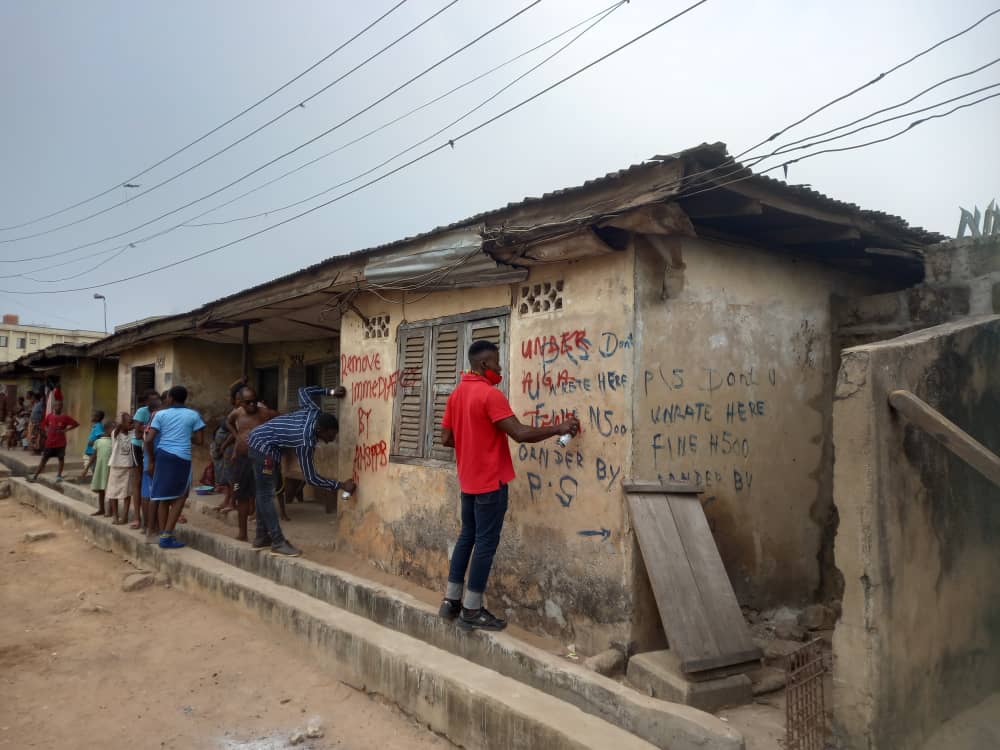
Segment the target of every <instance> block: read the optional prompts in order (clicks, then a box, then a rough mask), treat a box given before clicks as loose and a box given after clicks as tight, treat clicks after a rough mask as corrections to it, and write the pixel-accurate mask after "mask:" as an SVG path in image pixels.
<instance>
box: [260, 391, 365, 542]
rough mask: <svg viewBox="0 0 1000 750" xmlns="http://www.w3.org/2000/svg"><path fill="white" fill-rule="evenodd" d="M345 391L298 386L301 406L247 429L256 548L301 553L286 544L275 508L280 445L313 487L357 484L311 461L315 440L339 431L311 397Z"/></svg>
mask: <svg viewBox="0 0 1000 750" xmlns="http://www.w3.org/2000/svg"><path fill="white" fill-rule="evenodd" d="M344 393H345V391H344V389H343V388H338V389H336V390H335V391H333V392H332V393H331V392H330V391H328V390H327V389H326V388H321V387H319V386H307V387H305V388H299V406H300V407H301V408H299V409H298V410H297V411H293V412H292V413H291V414H282V415H281V416H278V417H275V418H274V419H272V420H270V421H268V422H265V423H264V424H262V425H261V426H260V427H257V428H256V429H254V430H253V431H252V432H251V433H250V437H249V438H248V440H247V445H248V447H249V448H250V460H251V461H252V462H253V473H254V480H255V482H256V485H257V487H256V498H257V534H256V537H255V538H254V541H253V548H254V549H255V550H262V549H264V548H265V547H270V548H271V554H272V555H278V556H281V557H299V556H300V555H301V554H302V550H300V549H298V548H297V547H294V546H293V545H291V544H289V542H288V540H287V539H285V537H284V535H283V534H282V533H281V524H280V523H279V522H278V512H277V510H276V509H275V506H274V468H275V466H276V465H277V464H278V462H280V461H281V451H282V449H283V448H292V449H294V450H295V455H296V456H297V457H298V459H299V466H301V467H302V476H303V477H305V480H306V482H308V483H309V484H311V485H313V486H314V487H322V488H323V489H327V490H338V489H343V490H344V491H346V492H350V493H352V494H353V493H354V491H355V490H356V489H357V485H356V484H355V483H354V482H352V481H350V480H348V481H346V482H338V481H337V480H335V479H325V478H324V477H321V476H320V475H319V474H318V473H317V472H316V467H315V466H314V465H313V451H315V449H316V443H317V442H318V441H320V440H322V441H323V442H324V443H332V442H333V441H334V440H336V439H337V434H338V432H339V431H340V425H339V424H338V422H337V418H336V417H335V416H333V415H332V414H326V413H324V412H322V411H320V408H319V406H318V405H317V403H316V401H315V400H314V399H313V397H314V396H324V395H328V394H330V395H335V396H340V397H343V395H344Z"/></svg>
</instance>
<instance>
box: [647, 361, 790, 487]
mask: <svg viewBox="0 0 1000 750" xmlns="http://www.w3.org/2000/svg"><path fill="white" fill-rule="evenodd" d="M777 384H778V371H777V369H776V368H774V367H767V368H764V369H760V368H757V367H746V368H741V369H722V368H715V367H699V368H694V369H692V368H688V367H677V368H668V367H664V366H662V365H661V366H658V367H656V368H655V369H646V370H644V371H643V374H642V389H643V395H644V396H645V398H646V404H647V407H648V408H647V410H645V411H644V412H641V413H640V414H639V419H640V420H641V421H640V425H641V427H642V429H643V433H644V438H645V441H646V444H645V445H644V446H641V445H637V446H636V448H637V450H645V451H647V456H648V457H649V458H650V459H651V466H652V468H653V470H654V471H655V472H656V473H657V475H658V476H659V478H660V479H661V480H666V481H675V482H693V483H694V484H697V485H698V486H700V487H702V488H703V489H704V490H705V493H706V498H705V502H706V503H708V502H711V501H712V500H713V499H714V497H713V495H712V493H713V491H714V490H716V489H718V488H723V487H724V488H727V489H729V490H731V491H732V492H734V493H736V494H741V493H746V492H749V491H750V490H751V489H752V487H753V481H754V474H753V471H752V470H751V469H750V468H749V465H750V460H751V459H752V458H753V457H754V456H755V455H756V453H757V451H759V450H761V447H760V446H759V445H755V444H754V440H752V439H751V437H750V434H749V433H750V432H751V431H752V430H754V429H755V428H756V426H757V424H758V423H764V422H768V421H769V420H771V419H772V417H773V414H772V412H773V411H774V400H773V394H772V393H771V391H772V390H773V389H775V388H776V386H777ZM768 396H771V398H768ZM763 450H767V448H766V447H765V448H763ZM678 467H683V468H678Z"/></svg>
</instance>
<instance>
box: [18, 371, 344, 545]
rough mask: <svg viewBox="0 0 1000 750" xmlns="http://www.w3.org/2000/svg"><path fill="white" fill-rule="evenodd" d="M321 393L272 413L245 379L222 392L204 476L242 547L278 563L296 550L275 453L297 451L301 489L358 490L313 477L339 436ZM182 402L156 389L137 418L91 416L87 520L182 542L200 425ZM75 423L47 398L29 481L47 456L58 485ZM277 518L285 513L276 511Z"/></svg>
mask: <svg viewBox="0 0 1000 750" xmlns="http://www.w3.org/2000/svg"><path fill="white" fill-rule="evenodd" d="M344 394H345V391H344V389H343V388H340V389H335V390H334V391H333V392H332V395H336V396H339V397H343V396H344ZM323 395H331V393H330V392H328V391H327V390H326V389H324V388H320V387H305V388H301V389H300V390H299V406H300V408H299V409H298V410H296V411H293V412H291V413H289V414H278V412H277V411H275V410H274V409H271V408H270V407H268V406H267V405H266V404H264V403H262V402H261V401H260V400H259V399H258V397H257V394H256V392H255V391H254V389H253V388H252V387H250V386H249V385H248V384H247V381H246V379H245V378H244V379H242V380H240V381H238V382H237V383H234V384H233V386H232V387H231V388H230V394H229V396H230V405H231V407H232V408H231V410H230V411H229V413H228V414H227V415H226V417H225V418H224V419H223V421H222V423H221V425H220V428H219V430H217V431H216V434H215V437H214V440H213V445H212V449H211V453H212V457H213V464H210V466H209V467H206V471H205V473H204V474H203V475H202V480H203V482H204V481H205V480H206V479H210V480H211V484H212V485H215V486H216V488H217V489H218V490H221V491H222V492H223V496H224V500H223V504H222V506H220V508H219V510H220V511H224V510H228V509H233V510H235V511H236V512H237V513H238V518H239V534H238V536H237V538H238V539H240V540H242V541H250V542H251V544H252V546H253V548H254V549H255V550H264V549H270V551H271V553H272V554H274V555H279V556H284V557H297V556H299V555H301V554H302V552H301V550H299V549H298V548H297V547H295V546H294V545H292V544H291V543H290V542H289V541H288V540H287V539H286V538H285V536H284V534H283V532H282V529H281V524H280V521H281V518H280V517H279V512H278V510H277V506H278V502H279V501H278V498H279V496H280V494H281V490H282V482H281V479H280V476H281V475H280V466H281V453H282V451H283V450H286V449H287V450H291V451H294V452H295V455H296V458H297V459H298V462H299V465H300V467H301V470H302V475H303V477H304V479H305V481H306V482H307V483H308V484H312V485H314V486H317V487H322V488H325V489H329V490H341V491H344V492H347V493H353V492H354V491H355V490H356V489H357V486H356V484H355V483H354V482H353V481H344V482H338V481H337V480H334V479H327V478H325V477H323V476H321V475H320V474H319V473H318V472H317V470H316V467H315V465H314V463H313V452H314V450H315V448H316V445H317V443H318V442H319V441H324V442H331V441H333V440H336V439H337V436H338V432H339V425H338V422H337V418H336V417H335V416H334V415H332V414H327V413H324V412H323V411H322V410H321V409H320V407H319V405H318V399H319V397H320V396H323ZM33 399H34V394H29V400H30V401H32V402H33ZM187 399H188V391H187V388H185V387H184V386H182V385H176V386H174V387H173V388H171V389H169V390H168V391H164V392H163V393H158V392H156V391H154V390H150V391H148V392H147V393H144V394H142V395H141V397H140V399H139V406H138V408H137V409H136V411H135V413H134V414H132V415H129V414H128V413H127V412H123V413H121V414H119V416H118V419H117V420H105V419H104V412H101V411H95V412H94V413H93V415H92V417H91V430H90V433H89V435H88V439H87V447H86V451H85V456H84V459H85V464H84V468H83V471H82V472H81V474H80V479H81V480H84V479H85V478H86V477H87V476H88V474H89V475H91V484H90V487H91V489H92V490H93V491H94V493H95V494H96V495H97V506H98V507H97V510H96V511H95V512H94V515H95V516H106V517H109V518H111V519H112V521H111V523H113V524H116V525H124V524H130V526H131V528H132V529H135V530H136V531H140V532H144V533H145V535H146V541H147V542H150V543H156V544H158V545H159V546H160V547H162V548H164V549H177V548H180V547H184V546H185V544H184V542H182V541H180V540H179V539H177V537H176V535H175V530H176V526H177V524H178V523H183V522H184V518H183V515H182V513H183V510H184V504H185V502H186V500H187V498H188V495H189V493H190V492H191V490H192V484H193V481H192V480H193V472H192V446H201V445H204V443H205V428H206V424H205V421H204V420H203V419H202V417H201V414H200V413H199V412H198V411H197V410H195V409H191V408H189V407H188V406H187ZM28 426H29V429H30V427H31V421H30V414H29V420H28ZM77 427H79V424H78V423H77V422H76V420H74V419H73V418H72V417H70V416H67V415H65V414H63V405H62V402H61V400H60V401H54V402H53V406H52V411H51V412H50V413H48V414H45V415H44V417H43V418H42V420H41V421H40V422H39V429H40V430H42V431H44V436H45V437H44V444H43V448H42V453H41V456H42V459H41V461H40V462H39V465H38V469H37V470H36V472H35V474H34V476H33V477H32V481H36V480H37V478H38V476H39V474H41V472H42V471H44V470H45V466H46V464H47V462H48V461H49V459H51V458H55V459H57V460H58V461H59V471H58V474H57V476H56V481H63V471H64V468H65V453H66V444H67V443H66V433H68V432H70V431H71V430H73V429H76V428H77ZM280 515H281V516H282V517H286V516H285V514H284V509H283V507H282V511H281V514H280ZM251 518H255V520H256V533H255V535H254V538H253V540H252V541H251V540H250V538H249V535H248V523H249V520H250V519H251Z"/></svg>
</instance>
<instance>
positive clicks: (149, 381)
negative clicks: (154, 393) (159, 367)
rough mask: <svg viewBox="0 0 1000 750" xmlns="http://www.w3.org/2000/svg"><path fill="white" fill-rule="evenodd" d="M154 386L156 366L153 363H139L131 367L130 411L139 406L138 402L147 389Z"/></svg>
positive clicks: (151, 388) (152, 388) (133, 411)
mask: <svg viewBox="0 0 1000 750" xmlns="http://www.w3.org/2000/svg"><path fill="white" fill-rule="evenodd" d="M155 388H156V367H155V366H153V365H139V366H137V367H133V368H132V406H131V409H132V413H133V414H134V413H135V410H136V409H137V408H138V407H139V402H140V401H142V398H143V397H144V396H145V395H146V392H147V391H151V390H154V389H155Z"/></svg>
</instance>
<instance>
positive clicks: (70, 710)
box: [0, 500, 453, 750]
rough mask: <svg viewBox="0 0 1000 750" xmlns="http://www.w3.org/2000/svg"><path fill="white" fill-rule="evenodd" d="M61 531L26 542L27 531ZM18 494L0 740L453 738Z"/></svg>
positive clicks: (1, 591) (354, 742)
mask: <svg viewBox="0 0 1000 750" xmlns="http://www.w3.org/2000/svg"><path fill="white" fill-rule="evenodd" d="M34 531H54V532H55V533H56V535H55V536H54V537H52V538H48V539H43V540H40V541H35V542H26V541H25V540H24V537H25V533H26V532H34ZM133 572H135V569H134V568H133V567H132V566H131V565H130V564H128V563H126V562H124V561H123V560H121V559H120V558H118V557H117V556H115V555H112V554H110V553H107V552H103V551H101V550H98V549H96V548H94V547H92V546H90V545H89V544H87V543H86V542H84V541H83V540H82V539H81V538H80V537H79V536H77V535H76V534H75V533H72V532H70V531H64V530H63V529H61V528H60V527H59V526H58V525H57V524H55V523H52V522H50V521H49V520H47V519H45V518H44V517H42V516H40V515H38V514H36V513H35V512H34V511H33V510H31V509H30V508H27V507H24V506H21V505H19V504H18V503H16V502H15V501H12V500H0V609H2V612H3V615H2V617H0V693H2V695H3V696H4V699H3V700H2V701H0V747H4V748H6V747H9V748H17V749H18V750H20V748H29V747H36V748H46V750H49V749H52V750H62V749H64V748H65V749H67V750H68V749H71V748H72V749H76V748H111V749H114V748H130V749H131V748H136V749H137V750H143V749H145V748H153V749H160V748H168V749H169V748H176V749H177V750H181V749H184V750H187V749H188V748H205V749H206V750H209V749H211V750H278V749H279V748H287V747H292V745H291V744H290V743H289V738H290V737H291V735H292V733H293V732H295V731H296V730H305V729H306V728H307V727H308V725H309V724H310V723H319V724H320V725H321V727H322V730H323V732H324V736H323V737H322V738H319V739H307V740H305V741H304V742H303V743H302V744H299V745H296V746H295V747H298V748H311V749H312V750H326V749H327V748H339V749H345V750H361V749H362V748H371V747H379V748H385V749H386V750H392V749H393V748H399V749H400V750H402V748H406V749H407V750H424V749H427V750H430V749H431V748H451V747H453V746H452V745H451V744H450V743H448V742H447V741H446V740H444V739H442V738H440V737H438V736H437V735H435V734H433V733H431V732H429V731H428V730H426V729H425V728H423V727H420V726H418V725H417V724H416V723H414V722H413V721H411V720H410V719H409V718H407V717H406V716H404V715H403V714H401V713H400V712H398V711H397V710H395V709H394V708H392V707H390V706H386V705H384V704H382V703H379V702H378V701H376V700H373V699H371V698H369V697H368V696H366V695H364V694H363V693H359V692H357V691H355V690H353V689H352V688H349V687H348V686H346V685H344V684H343V683H341V682H338V680H337V675H336V674H335V673H332V672H330V671H329V670H325V669H321V668H320V667H318V666H317V665H316V663H315V661H314V660H312V659H311V658H310V657H309V654H308V653H307V652H305V651H304V650H300V649H299V647H298V646H297V645H295V644H293V643H289V642H284V643H283V642H282V637H283V636H282V632H281V631H280V630H278V629H276V628H271V627H270V626H267V625H265V624H263V623H260V622H259V621H257V620H256V619H254V618H252V617H251V616H249V615H248V614H246V613H243V612H239V611H238V610H235V609H231V608H229V607H228V606H227V605H225V604H221V603H218V604H217V603H212V602H206V601H202V600H200V599H198V598H196V597H194V596H192V595H190V594H188V593H185V592H182V591H179V590H177V589H173V588H167V587H164V586H160V585H156V586H152V587H149V588H145V589H142V590H140V591H134V592H130V593H126V592H124V591H122V587H121V584H122V580H123V578H124V577H125V576H126V575H128V574H129V573H133Z"/></svg>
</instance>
